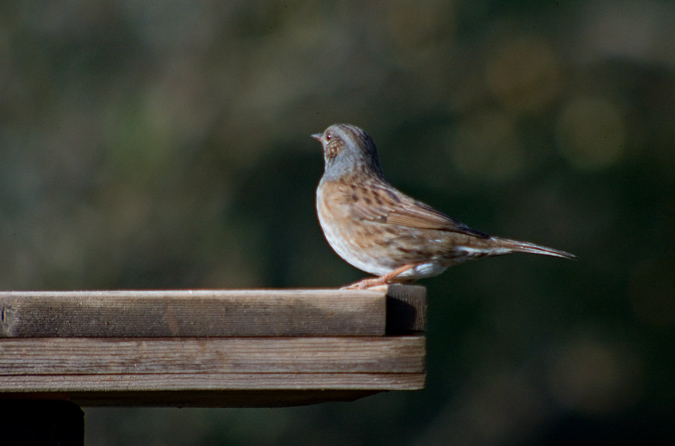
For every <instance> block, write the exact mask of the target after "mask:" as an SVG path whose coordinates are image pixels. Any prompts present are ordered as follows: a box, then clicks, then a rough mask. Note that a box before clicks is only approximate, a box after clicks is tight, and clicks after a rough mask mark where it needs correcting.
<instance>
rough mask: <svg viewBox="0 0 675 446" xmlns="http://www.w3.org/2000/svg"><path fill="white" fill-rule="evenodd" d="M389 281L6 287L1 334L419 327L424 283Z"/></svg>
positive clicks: (281, 332) (369, 332)
mask: <svg viewBox="0 0 675 446" xmlns="http://www.w3.org/2000/svg"><path fill="white" fill-rule="evenodd" d="M390 288H391V291H390V290H389V289H388V288H386V287H383V288H382V289H379V290H377V291H371V290H367V291H357V290H170V291H20V292H18V291H14V292H11V291H10V292H7V291H5V292H0V337H167V336H179V337H180V336H382V335H383V334H385V332H386V330H387V323H389V324H390V329H394V330H397V329H398V330H404V331H405V330H413V329H414V330H419V329H423V328H420V324H419V321H417V325H414V327H412V326H411V320H414V319H415V314H417V315H420V314H424V313H425V311H423V310H422V309H421V308H420V306H424V305H426V301H425V290H424V288H423V287H403V286H392V287H390ZM404 301H405V302H404ZM397 302H402V303H401V304H399V305H396V303H397ZM410 302H413V303H412V304H411V303H410ZM399 324H400V326H399Z"/></svg>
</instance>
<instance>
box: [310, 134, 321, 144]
mask: <svg viewBox="0 0 675 446" xmlns="http://www.w3.org/2000/svg"><path fill="white" fill-rule="evenodd" d="M312 138H314V139H316V140H317V141H319V142H322V141H321V138H323V133H315V134H313V135H312Z"/></svg>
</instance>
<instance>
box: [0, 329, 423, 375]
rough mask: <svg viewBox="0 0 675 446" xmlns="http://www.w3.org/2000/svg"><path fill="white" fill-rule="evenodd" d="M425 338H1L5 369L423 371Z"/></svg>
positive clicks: (0, 368)
mask: <svg viewBox="0 0 675 446" xmlns="http://www.w3.org/2000/svg"><path fill="white" fill-rule="evenodd" d="M424 344H425V339H424V337H421V336H397V337H330V338H319V337H307V338H283V337H279V338H159V339H157V338H145V339H144V338H123V339H102V338H65V339H59V338H20V339H4V340H3V341H2V342H0V375H6V376H12V375H14V376H16V375H82V374H133V375H140V374H146V373H147V374H151V373H165V374H189V373H221V374H224V373H327V372H336V373H339V372H344V373H419V372H422V371H423V370H424V353H425V345H424Z"/></svg>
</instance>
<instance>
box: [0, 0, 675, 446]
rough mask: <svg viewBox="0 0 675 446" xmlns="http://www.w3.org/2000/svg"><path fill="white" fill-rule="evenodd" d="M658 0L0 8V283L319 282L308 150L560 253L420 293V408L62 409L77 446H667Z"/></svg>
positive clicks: (453, 274)
mask: <svg viewBox="0 0 675 446" xmlns="http://www.w3.org/2000/svg"><path fill="white" fill-rule="evenodd" d="M674 29H675V3H674V2H671V1H655V0H648V1H638V0H620V1H609V0H592V1H567V2H536V1H518V2H505V1H494V0H492V1H491V0H461V1H460V0H457V1H434V0H426V1H419V0H417V1H413V0H395V1H390V2H358V1H349V2H323V1H316V0H314V1H312V0H305V1H302V0H290V1H287V2H272V1H257V2H251V1H245V0H228V1H216V0H163V1H150V0H145V1H135V0H118V1H102V0H86V1H85V0H80V1H78V0H65V1H58V2H46V1H33V0H23V1H11V0H10V1H7V0H5V1H3V2H0V228H1V230H0V249H1V251H2V256H0V288H1V289H5V290H66V289H123V288H137V289H143V288H241V287H292V288H296V287H334V286H339V285H343V284H345V283H348V282H350V281H354V280H358V279H360V278H362V277H363V276H364V274H362V273H361V272H359V271H357V270H355V269H354V268H352V267H350V266H349V265H348V264H346V263H345V262H343V261H342V260H341V259H340V258H338V256H337V255H336V254H334V253H333V252H332V251H331V249H330V248H329V246H328V245H327V243H326V242H325V240H324V239H323V235H322V233H321V231H320V229H319V226H318V223H317V220H316V216H315V210H314V190H315V187H316V185H317V183H318V181H319V178H320V177H321V174H322V172H323V159H322V154H321V148H320V146H319V144H318V143H317V142H316V141H314V140H312V139H311V138H310V137H309V135H310V134H311V133H316V132H320V131H322V130H323V129H325V128H326V127H327V126H329V125H330V124H333V123H335V122H348V123H352V124H355V125H358V126H360V127H363V128H364V129H366V130H367V131H369V132H370V133H371V134H372V135H373V137H374V139H375V141H376V143H377V144H378V148H379V151H380V158H381V161H382V164H383V169H384V171H385V174H386V175H387V176H388V178H389V180H390V181H391V182H392V183H393V184H395V185H397V186H398V187H400V188H401V189H402V190H404V191H405V192H407V193H409V194H411V195H413V196H415V197H416V198H418V199H421V200H423V201H426V202H428V203H430V204H432V205H434V206H435V207H437V208H438V209H441V210H444V211H445V212H446V213H448V214H449V215H451V216H453V217H455V218H458V219H460V220H462V221H464V222H465V223H467V224H469V225H470V226H472V227H474V228H476V229H479V230H482V231H485V232H488V233H491V234H495V235H501V236H508V237H512V238H520V239H524V240H529V241H533V242H536V243H541V244H544V245H548V246H552V247H555V248H559V249H563V250H566V251H570V252H573V253H575V254H576V255H578V257H579V260H578V261H576V262H571V261H563V260H560V259H552V258H544V257H538V256H527V255H513V256H508V257H502V258H498V259H489V260H482V261H479V262H475V263H471V264H468V265H462V266H459V267H456V268H452V269H450V270H449V271H448V272H446V273H445V274H444V275H442V276H440V277H438V278H434V279H430V280H426V281H423V282H422V284H423V285H425V286H427V287H428V293H429V298H430V327H429V332H428V339H429V341H428V347H429V358H428V383H427V389H426V390H424V391H419V392H409V393H390V394H382V395H378V396H374V397H370V398H366V399H364V400H360V401H358V402H354V403H335V404H325V405H318V406H309V407H301V408H288V409H208V410H207V409H103V408H91V409H86V422H87V433H86V436H87V444H88V445H89V446H97V445H116V444H120V445H121V444H124V445H136V444H138V445H212V444H259V445H274V444H297V445H305V444H306V445H309V444H316V443H319V442H320V443H322V444H328V445H341V444H353V445H366V444H368V445H378V444H408V445H429V444H434V445H435V444H457V445H460V444H472V445H534V444H546V445H568V444H569V445H572V444H575V445H579V444H599V443H600V442H601V441H603V442H605V443H608V444H638V443H639V444H673V440H674V439H675V427H673V426H674V424H673V420H675V404H674V402H675V385H674V384H673V382H674V381H675V379H674V378H675V361H674V352H675V336H674V328H675V253H674V248H675V238H674V237H673V235H672V234H673V229H674V226H675V187H674V186H675V180H674V178H675V148H674V144H673V142H674V141H675V75H674V69H675V51H674V50H673V48H675V33H674V32H673V30H674Z"/></svg>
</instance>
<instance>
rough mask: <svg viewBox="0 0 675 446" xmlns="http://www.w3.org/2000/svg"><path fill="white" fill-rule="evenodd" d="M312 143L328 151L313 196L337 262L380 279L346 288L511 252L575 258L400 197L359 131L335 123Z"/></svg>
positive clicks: (408, 278)
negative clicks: (478, 228)
mask: <svg viewBox="0 0 675 446" xmlns="http://www.w3.org/2000/svg"><path fill="white" fill-rule="evenodd" d="M312 138H314V139H316V140H318V141H319V142H321V144H322V145H323V155H324V160H325V171H324V174H323V177H322V178H321V182H320V183H319V187H318V188H317V190H316V209H317V212H318V214H319V222H320V223H321V228H322V229H323V233H324V235H325V236H326V239H327V240H328V243H330V245H331V247H332V248H333V249H334V250H335V252H337V253H338V254H339V255H340V257H342V258H343V259H344V260H346V261H347V262H348V263H350V264H351V265H353V266H355V267H356V268H358V269H360V270H363V271H366V272H368V273H370V274H373V275H376V276H378V277H376V278H371V279H364V280H361V281H360V282H356V283H354V284H352V285H350V286H348V287H346V288H352V289H354V288H356V289H365V288H370V287H373V286H377V285H384V284H388V283H391V282H410V281H414V280H417V279H421V278H425V277H433V276H437V275H439V274H441V273H442V272H443V271H445V270H446V269H448V267H450V266H452V265H456V264H459V263H462V262H466V261H467V260H472V259H477V258H480V257H487V256H499V255H504V254H509V253H512V252H529V253H532V254H543V255H548V256H555V257H563V258H566V259H572V258H574V255H572V254H569V253H566V252H564V251H558V250H556V249H552V248H547V247H545V246H539V245H535V244H533V243H528V242H520V241H516V240H509V239H505V238H499V237H492V236H490V235H487V234H483V233H482V232H479V231H476V230H474V229H471V228H469V227H468V226H466V225H465V224H463V223H461V222H459V221H457V220H455V219H452V218H450V217H448V216H447V215H445V214H443V213H441V212H439V211H437V210H435V209H434V208H432V207H431V206H429V205H427V204H424V203H421V202H419V201H416V200H414V199H412V198H410V197H409V196H407V195H405V194H403V193H402V192H400V191H399V190H397V189H395V188H394V186H392V185H391V184H389V183H388V182H387V180H385V179H384V175H383V174H382V169H381V168H380V161H379V159H378V157H377V151H376V149H375V143H374V142H373V140H372V138H371V137H370V135H368V133H366V132H364V131H363V130H361V129H360V128H358V127H355V126H353V125H348V124H335V125H332V126H330V127H328V128H327V129H326V131H325V132H323V133H317V134H315V135H312Z"/></svg>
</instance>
